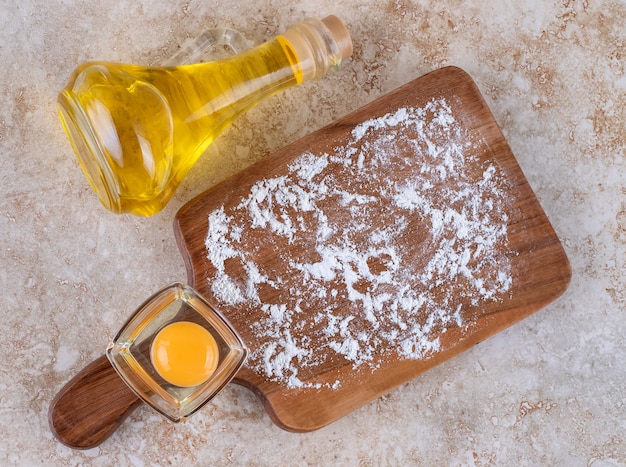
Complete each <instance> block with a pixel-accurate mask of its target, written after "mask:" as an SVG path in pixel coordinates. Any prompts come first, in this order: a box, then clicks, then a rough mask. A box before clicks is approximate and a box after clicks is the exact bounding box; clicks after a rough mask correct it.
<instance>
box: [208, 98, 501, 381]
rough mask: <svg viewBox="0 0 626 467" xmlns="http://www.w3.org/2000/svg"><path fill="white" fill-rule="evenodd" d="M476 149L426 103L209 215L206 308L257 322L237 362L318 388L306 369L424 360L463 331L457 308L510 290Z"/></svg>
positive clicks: (490, 170) (493, 173) (356, 133)
mask: <svg viewBox="0 0 626 467" xmlns="http://www.w3.org/2000/svg"><path fill="white" fill-rule="evenodd" d="M482 144H483V143H482V142H481V141H474V140H472V139H471V138H468V136H467V134H465V131H464V130H463V128H462V126H461V125H460V124H459V123H458V122H457V121H456V119H455V117H454V115H453V112H452V110H451V108H450V106H449V103H448V102H447V101H446V100H445V99H433V100H432V101H430V102H429V103H428V104H426V105H425V106H424V107H419V108H412V107H408V108H400V109H398V110H397V111H395V112H393V113H389V114H387V115H384V116H382V117H380V118H376V119H371V120H368V121H366V122H364V123H362V124H360V125H358V126H357V127H356V128H354V130H353V131H352V134H351V138H350V140H349V141H348V142H347V144H345V145H342V146H340V147H336V148H334V149H333V150H331V151H328V152H327V153H323V154H313V153H304V154H301V155H300V156H299V157H298V158H297V159H296V160H295V161H294V162H293V163H292V164H291V165H290V166H289V171H288V174H287V175H285V176H280V177H274V178H267V179H264V180H261V181H259V182H257V183H256V184H254V185H253V186H252V187H251V189H250V192H249V194H248V195H247V196H245V197H242V198H241V199H239V200H238V201H237V202H236V203H235V204H232V205H229V206H228V207H227V206H223V207H222V208H221V209H217V210H215V211H213V212H211V213H210V214H209V229H208V233H207V237H206V248H207V257H208V259H209V260H210V262H211V264H212V265H213V268H214V271H212V275H211V277H208V280H209V283H210V284H211V290H212V293H213V295H214V297H215V299H216V300H217V301H218V302H219V303H220V304H221V305H222V307H223V308H228V307H232V310H233V312H237V311H239V312H243V311H241V310H245V307H255V308H256V309H259V310H261V311H262V312H263V316H264V318H263V319H262V320H260V321H256V322H251V323H250V327H251V331H252V333H253V335H254V337H255V338H256V339H257V340H258V341H257V342H256V343H255V344H256V345H255V349H254V351H253V352H252V354H251V356H250V359H249V361H248V365H249V366H250V367H251V368H252V369H254V370H255V371H257V372H258V373H260V374H263V375H265V377H266V378H268V379H269V380H272V381H276V382H278V383H281V384H284V385H286V386H287V387H320V384H316V383H311V382H307V379H306V375H310V374H314V372H312V371H311V370H312V369H314V368H316V367H331V368H332V367H334V366H336V365H340V364H341V363H342V362H345V361H346V360H347V361H348V362H350V364H351V365H352V367H353V368H354V369H355V371H376V369H377V368H378V367H379V366H380V363H381V362H382V361H384V359H385V358H386V357H388V356H390V355H392V354H393V355H395V356H396V357H397V358H401V359H424V358H428V357H429V356H430V355H432V354H433V353H435V352H438V351H440V350H441V342H440V336H441V335H442V334H443V333H445V332H446V330H448V329H450V328H452V327H455V328H461V329H466V328H467V327H469V326H472V322H471V320H467V319H466V320H464V319H463V311H464V307H478V306H480V305H481V304H485V303H487V302H491V301H498V300H502V298H503V297H504V296H505V295H506V294H507V293H510V289H511V285H512V279H511V271H510V263H509V260H508V258H507V257H506V255H505V254H503V253H502V252H503V251H507V244H508V240H507V220H508V218H507V214H506V212H507V208H508V206H509V200H508V199H507V196H506V181H505V180H504V179H503V177H502V175H501V174H500V173H499V169H498V167H497V166H495V165H491V164H489V163H485V162H480V161H479V160H478V158H477V156H476V155H475V154H476V151H477V150H483V151H484V150H485V149H484V148H483V146H482ZM477 148H478V149H477ZM480 148H482V149H480ZM477 167H478V168H477ZM331 169H332V170H331ZM259 244H263V245H264V246H268V245H270V246H272V250H271V251H273V255H272V257H260V256H258V255H257V254H256V251H258V245H259ZM294 251H297V252H298V254H297V255H294V254H293V252H294ZM340 384H341V381H336V382H335V383H334V384H326V386H329V387H338V386H339V385H340Z"/></svg>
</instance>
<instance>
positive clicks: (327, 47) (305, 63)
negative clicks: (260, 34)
mask: <svg viewBox="0 0 626 467" xmlns="http://www.w3.org/2000/svg"><path fill="white" fill-rule="evenodd" d="M278 39H279V41H281V42H282V43H283V48H284V49H286V52H287V54H288V56H289V60H290V61H291V62H292V67H293V68H294V74H295V76H296V79H297V80H298V82H299V83H300V82H304V81H311V80H317V79H320V78H321V77H322V76H324V75H325V74H326V72H328V70H330V69H337V68H338V67H339V65H340V64H341V61H342V60H343V59H344V58H347V57H349V56H351V55H352V41H351V39H350V34H349V33H348V31H347V29H346V27H345V25H344V24H343V22H342V21H341V20H340V19H339V18H337V17H336V16H328V17H326V18H324V19H322V20H319V19H315V18H309V19H307V20H305V21H303V22H301V23H298V24H295V25H293V26H292V27H290V28H289V29H287V31H285V32H284V33H283V34H282V35H280V36H279V38H278Z"/></svg>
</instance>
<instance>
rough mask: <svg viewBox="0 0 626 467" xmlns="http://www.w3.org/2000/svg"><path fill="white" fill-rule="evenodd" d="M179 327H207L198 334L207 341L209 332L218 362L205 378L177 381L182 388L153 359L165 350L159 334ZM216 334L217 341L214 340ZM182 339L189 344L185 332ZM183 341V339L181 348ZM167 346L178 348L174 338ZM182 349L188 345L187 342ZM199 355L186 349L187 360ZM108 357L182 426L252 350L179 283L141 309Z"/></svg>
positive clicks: (112, 345) (129, 382)
mask: <svg viewBox="0 0 626 467" xmlns="http://www.w3.org/2000/svg"><path fill="white" fill-rule="evenodd" d="M175 323H185V325H189V323H192V324H191V327H193V328H196V330H197V328H198V326H195V325H199V326H200V327H201V328H203V329H204V331H203V330H202V329H201V330H199V331H200V334H199V335H200V336H201V337H202V336H204V337H206V332H208V333H209V334H210V336H209V340H210V341H211V345H210V346H209V347H210V348H211V349H214V350H215V352H216V353H217V360H216V365H215V361H214V362H213V364H211V365H212V368H211V369H212V370H213V367H214V368H215V369H214V370H213V371H211V374H209V375H208V376H207V378H206V379H205V380H203V381H196V382H192V383H191V384H187V383H184V384H181V383H178V382H177V381H175V382H176V383H178V384H181V385H180V386H179V385H177V384H174V383H173V382H172V379H171V378H169V377H168V376H167V375H165V376H164V370H163V368H164V367H163V366H162V365H161V364H160V363H159V359H158V358H157V362H155V361H154V359H155V357H154V355H155V353H153V350H154V349H153V347H154V346H157V345H158V348H159V349H161V348H162V347H163V346H164V345H163V342H162V341H163V339H162V338H159V337H158V336H159V333H160V332H161V330H163V329H165V328H168V327H170V325H172V324H175ZM174 327H176V326H173V327H170V329H173V328H174ZM205 331H206V332H205ZM211 336H212V338H213V339H210V337H211ZM179 337H180V336H179ZM182 340H183V341H185V340H186V335H185V334H184V332H183V334H182ZM157 341H158V342H157ZM180 341H181V339H178V342H179V344H178V345H180ZM167 344H168V345H169V344H171V345H172V346H176V345H177V344H176V340H175V339H174V340H172V341H171V342H167ZM216 344H217V345H216ZM182 345H183V346H185V345H187V342H183V343H182ZM190 349H191V350H190ZM174 350H175V349H174ZM194 351H195V348H188V347H185V351H184V352H183V353H182V355H183V358H186V357H187V356H190V357H192V360H193V359H194V358H195V356H196V354H195V353H194ZM157 352H158V351H157ZM185 352H186V353H185ZM215 352H213V353H215ZM106 354H107V357H108V358H109V361H110V362H111V365H113V368H115V370H116V371H117V373H118V374H119V375H120V377H121V378H122V379H123V380H124V381H125V382H126V384H127V385H128V386H129V387H130V388H131V389H132V390H133V391H134V392H135V393H136V394H137V396H138V397H139V398H140V399H142V400H143V401H144V402H146V403H147V404H148V405H150V406H151V407H153V408H154V409H156V410H157V411H158V412H160V413H161V414H163V415H164V416H166V417H167V418H169V419H170V420H172V421H174V422H179V421H182V420H184V419H185V418H186V417H188V416H189V415H191V414H192V413H194V412H195V411H197V410H198V409H199V408H200V407H202V406H203V405H204V404H206V403H207V402H208V401H209V400H211V399H212V398H213V397H214V396H215V395H216V394H217V393H218V392H219V391H220V390H221V389H222V388H223V387H224V386H226V384H228V383H229V382H230V381H231V380H232V379H233V377H234V376H235V374H237V371H239V369H240V368H241V366H242V365H243V363H244V362H245V360H246V357H247V355H248V349H247V348H246V346H245V344H244V343H243V341H242V340H241V337H240V336H239V334H237V332H236V331H235V329H234V328H233V327H232V325H231V324H230V323H229V322H228V320H227V319H226V318H225V317H224V316H223V315H222V314H221V313H220V312H219V311H217V310H215V309H214V308H213V307H211V305H209V304H208V303H207V302H206V301H205V300H204V299H203V298H202V297H201V296H200V295H199V294H198V293H197V292H196V291H194V290H193V289H192V288H190V287H188V286H185V285H183V284H180V283H174V284H172V285H170V286H168V287H165V288H164V289H162V290H160V291H159V292H157V293H156V294H154V295H153V296H152V297H150V298H149V299H148V300H147V301H146V302H145V303H144V304H143V305H142V306H140V307H139V309H138V310H137V311H136V312H135V314H134V315H133V316H132V317H131V318H130V319H129V320H128V322H127V323H126V324H125V325H124V326H123V327H122V329H121V330H120V331H119V332H118V334H117V336H116V337H115V338H114V339H113V341H112V342H111V343H110V344H109V346H108V347H107V351H106ZM173 355H174V354H173ZM179 357H180V353H179ZM179 357H178V358H179ZM174 360H175V359H174ZM179 361H180V360H179ZM183 363H184V362H183ZM183 366H184V365H183ZM159 367H160V368H159ZM173 370H174V371H176V370H177V369H176V368H174V369H173ZM165 378H168V380H166V379H165Z"/></svg>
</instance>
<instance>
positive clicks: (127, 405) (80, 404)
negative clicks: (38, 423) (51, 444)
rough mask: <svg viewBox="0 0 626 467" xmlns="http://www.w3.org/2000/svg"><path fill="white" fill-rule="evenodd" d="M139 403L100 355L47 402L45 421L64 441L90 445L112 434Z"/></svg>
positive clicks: (81, 447) (82, 445)
mask: <svg viewBox="0 0 626 467" xmlns="http://www.w3.org/2000/svg"><path fill="white" fill-rule="evenodd" d="M141 404H142V401H141V400H140V399H139V398H138V397H137V396H136V395H135V393H134V392H133V391H132V390H131V389H130V388H129V387H128V386H127V385H126V383H125V382H124V381H123V380H122V379H121V378H120V377H119V376H118V374H117V372H116V371H115V369H114V368H113V367H112V366H111V363H109V360H108V359H107V358H106V356H105V355H103V356H102V357H100V358H98V359H96V360H94V361H93V362H91V363H90V364H89V365H88V366H86V367H85V368H84V369H83V370H82V371H81V372H80V373H78V374H77V375H76V376H75V377H74V378H72V380H70V381H69V382H68V383H67V384H66V385H65V386H64V387H63V389H61V391H59V393H58V394H57V396H56V397H55V398H54V400H53V401H52V403H51V404H50V411H49V413H48V421H49V423H50V428H51V430H52V433H54V435H55V436H56V437H57V438H58V440H59V441H61V442H62V443H63V444H65V445H67V446H69V447H71V448H74V449H90V448H93V447H96V446H98V445H99V444H100V443H102V442H103V441H104V440H105V439H107V438H108V437H109V436H111V434H113V432H114V431H115V430H116V429H117V427H119V426H120V424H121V423H122V422H123V421H124V420H125V419H126V417H128V415H130V414H131V412H132V411H133V410H135V409H136V408H137V407H138V406H139V405H141Z"/></svg>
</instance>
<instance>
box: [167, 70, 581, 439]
mask: <svg viewBox="0 0 626 467" xmlns="http://www.w3.org/2000/svg"><path fill="white" fill-rule="evenodd" d="M440 97H444V98H446V99H447V100H448V101H449V102H452V103H453V106H454V114H455V118H456V119H457V121H459V123H460V124H461V125H462V126H463V128H464V130H465V131H466V132H468V134H470V135H473V136H474V137H475V138H476V139H477V140H480V141H482V144H483V146H481V149H480V151H479V152H478V153H477V154H478V156H477V162H476V164H477V170H479V169H480V170H482V169H481V167H483V166H484V163H485V162H490V163H494V164H497V166H498V168H499V170H500V171H501V172H502V173H504V174H505V176H506V178H507V182H508V184H507V186H508V190H509V193H508V196H509V198H510V199H511V200H512V205H511V209H510V212H509V220H508V225H507V234H508V242H509V248H508V250H507V251H506V252H502V253H503V254H505V255H507V257H508V260H509V261H510V263H511V272H512V278H513V287H512V290H511V293H510V294H509V296H508V297H507V298H505V299H504V300H501V301H497V302H493V303H487V304H483V305H482V306H481V307H479V308H477V307H472V306H470V305H469V304H467V303H464V307H463V309H464V313H465V316H464V318H468V319H470V320H472V321H473V322H474V325H473V327H472V328H471V329H470V330H469V331H466V332H462V330H461V329H455V328H451V329H448V330H447V332H445V334H442V335H441V336H440V338H441V343H442V348H443V350H442V351H440V352H437V353H434V354H432V355H429V356H428V357H427V358H425V359H423V360H403V359H386V360H384V361H383V360H381V362H382V363H381V365H380V367H379V369H377V370H376V371H373V372H371V373H367V374H359V375H355V373H354V370H353V368H352V365H351V364H350V362H348V361H344V362H342V361H334V362H333V363H332V364H328V365H326V366H322V367H321V368H315V369H314V370H313V373H311V374H307V382H314V383H320V382H321V383H324V384H322V387H321V388H319V387H318V388H290V387H287V386H286V385H285V384H281V383H280V382H276V381H272V380H270V379H269V378H267V377H266V376H265V375H264V373H263V372H262V371H255V370H253V369H252V368H250V367H247V368H244V369H242V370H241V371H240V373H239V374H238V375H237V378H236V379H235V382H236V383H238V384H241V385H243V386H246V387H248V388H250V389H251V390H253V391H254V392H255V393H256V394H257V395H258V396H259V397H260V399H261V400H262V402H263V404H264V406H265V408H266V410H267V412H268V414H269V415H270V417H271V418H272V420H273V421H274V422H275V423H276V424H277V425H278V426H280V427H282V428H284V429H287V430H291V431H296V432H305V431H310V430H315V429H317V428H320V427H322V426H324V425H327V424H328V423H331V422H332V421H334V420H336V419H338V418H340V417H342V416H343V415H345V414H347V413H349V412H351V411H353V410H355V409H357V408H359V407H361V406H363V405H364V404H366V403H368V402H370V401H371V400H373V399H375V398H377V397H379V396H381V395H383V394H385V393H388V392H389V391H391V390H392V389H393V388H394V387H396V386H398V385H400V384H402V383H404V382H406V381H408V380H410V379H412V378H414V377H415V376H417V375H419V374H420V373H422V372H424V371H426V370H428V369H429V368H432V367H433V366H435V365H437V364H439V363H441V362H443V361H445V360H447V359H449V358H451V357H452V356H454V355H457V354H458V353H460V352H462V351H464V350H467V349H468V348H470V347H471V346H473V345H475V344H477V343H479V342H481V341H483V340H485V339H486V338H488V337H490V336H492V335H494V334H495V333H497V332H499V331H501V330H503V329H505V328H507V327H508V326H510V325H512V324H514V323H516V322H518V321H520V320H521V319H523V318H525V317H527V316H528V315H530V314H532V313H534V312H536V311H537V310H539V309H540V308H542V307H543V306H545V305H546V304H548V303H550V302H551V301H553V300H555V299H556V298H557V297H558V296H559V295H561V294H562V293H563V292H564V291H565V290H566V288H567V286H568V284H569V280H570V276H571V270H570V266H569V262H568V260H567V257H566V255H565V253H564V250H563V248H562V246H561V244H560V242H559V239H558V237H557V236H556V234H555V232H554V230H553V228H552V226H551V225H550V222H549V220H548V219H547V217H546V215H545V213H544V212H543V210H542V208H541V206H540V205H539V202H538V200H537V198H536V196H535V194H534V193H533V191H532V190H531V188H530V186H529V184H528V182H527V180H526V178H525V177H524V175H523V173H522V171H521V169H520V167H519V166H518V164H517V162H516V160H515V158H514V156H513V154H512V152H511V150H510V148H509V146H508V144H507V142H506V140H505V138H504V136H503V135H502V133H501V131H500V129H499V127H498V125H497V124H496V122H495V120H494V118H493V116H492V114H491V112H490V111H489V109H488V107H487V105H486V103H485V102H484V100H483V98H482V96H481V94H480V92H479V90H478V88H477V86H476V84H475V83H474V82H473V81H472V80H471V78H470V77H469V76H468V75H467V74H466V73H465V72H463V71H462V70H460V69H458V68H453V67H450V68H443V69H440V70H437V71H435V72H432V73H430V74H428V75H425V76H423V77H421V78H418V79H416V80H414V81H412V82H410V83H408V84H407V85H405V86H403V87H401V88H399V89H397V90H396V91H394V92H392V93H390V94H388V95H386V96H384V97H382V98H380V99H378V100H376V101H374V102H373V103H371V104H369V105H367V106H365V107H363V108H361V109H359V110H358V111H356V112H354V113H351V114H350V115H347V116H346V117H344V118H341V119H340V120H338V121H336V122H334V123H333V124H331V125H329V126H328V127H325V128H323V129H321V130H319V131H317V132H314V133H312V134H310V135H308V136H306V137H304V138H302V139H300V140H298V141H296V142H294V143H293V144H290V145H289V146H287V147H285V148H283V149H281V150H279V151H277V152H276V153H274V154H272V155H270V156H268V157H266V158H265V159H263V160H262V161H260V162H258V163H257V164H255V165H253V166H251V167H249V168H248V169H246V170H244V171H243V172H241V173H239V174H237V175H235V176H234V177H232V178H230V179H228V180H226V181H225V182H223V183H221V184H220V185H218V186H216V187H214V188H213V189H211V190H209V191H207V192H205V193H203V194H201V195H200V196H198V197H197V198H195V199H194V200H192V201H190V202H189V203H188V204H187V205H185V206H184V207H183V208H182V209H181V210H180V211H179V212H178V214H177V216H176V219H175V226H174V227H175V228H174V230H175V235H176V239H177V242H178V245H179V247H180V250H181V253H182V255H183V257H184V259H185V265H186V268H187V273H188V280H189V283H190V285H191V286H192V287H194V288H195V289H196V290H198V291H199V292H200V293H201V294H203V295H204V296H205V297H206V298H207V299H209V301H213V302H215V301H216V300H215V297H214V296H213V293H212V291H211V284H210V283H209V281H208V280H207V279H208V278H210V277H211V274H212V273H213V272H214V270H213V265H212V264H211V263H210V261H209V260H208V259H207V251H206V246H205V239H206V235H207V231H208V214H209V213H210V212H211V211H213V210H216V209H219V208H220V207H222V206H225V205H227V206H228V205H230V206H233V205H234V204H236V203H238V202H240V200H241V199H242V198H243V197H245V196H246V195H247V194H249V193H250V189H251V187H252V186H253V185H254V184H255V183H256V182H258V181H259V180H262V179H268V178H271V177H278V176H283V175H286V174H287V167H288V166H289V164H290V163H292V162H293V161H294V160H295V159H296V158H297V157H299V156H300V155H301V154H303V153H305V152H311V153H314V154H321V153H324V152H325V151H331V152H332V151H333V148H336V147H338V146H341V145H342V144H345V143H346V142H347V138H348V136H349V135H350V134H351V132H352V130H353V129H354V128H355V127H356V126H357V125H359V124H361V123H363V122H364V121H366V120H368V119H372V118H377V117H381V116H383V115H385V114H388V113H390V112H394V111H396V110H397V109H398V108H400V107H405V106H414V107H420V106H423V105H425V104H426V103H427V102H428V101H429V100H431V99H433V98H440ZM392 176H397V177H401V176H402V174H397V175H395V174H393V175H392ZM339 183H341V182H339ZM383 214H384V213H381V218H380V219H373V220H372V221H373V222H377V221H380V222H385V219H384V215H383ZM416 222H417V221H416ZM404 241H405V242H406V245H404V247H405V248H407V249H408V248H410V247H411V243H412V242H414V241H415V239H414V238H407V239H405V240H404ZM259 243H262V239H260V240H259ZM250 247H251V248H252V247H254V248H255V249H260V252H259V253H258V254H257V256H256V257H257V258H264V259H265V260H267V261H272V260H273V258H274V257H275V256H276V252H275V251H272V248H274V247H275V246H270V245H268V246H267V248H266V250H264V249H263V245H260V244H257V245H251V246H250ZM284 248H286V249H291V250H290V251H289V254H290V255H291V256H292V257H296V258H297V257H298V256H299V255H304V254H306V252H305V251H299V250H298V248H302V246H298V245H289V244H287V243H285V245H284ZM441 294H442V295H441V299H442V300H444V299H445V294H446V291H445V290H442V291H441ZM217 308H219V309H221V311H222V312H224V314H225V315H226V316H227V318H228V319H229V320H230V321H231V322H232V323H233V325H234V326H235V328H236V329H237V330H238V332H239V333H240V334H241V335H242V337H243V339H244V341H245V342H246V343H247V345H248V346H249V347H250V349H251V350H254V349H255V346H257V345H258V337H257V336H256V335H255V333H254V332H253V331H252V329H251V328H252V323H254V322H255V321H256V320H261V319H262V315H261V312H260V310H259V309H258V307H257V308H255V307H253V306H246V307H241V309H237V307H230V306H227V307H224V306H219V304H218V305H217ZM311 312H313V311H311ZM337 380H340V381H342V384H341V386H340V387H338V388H334V389H331V388H330V387H329V386H330V385H331V384H332V382H333V381H337ZM318 386H319V384H318Z"/></svg>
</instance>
